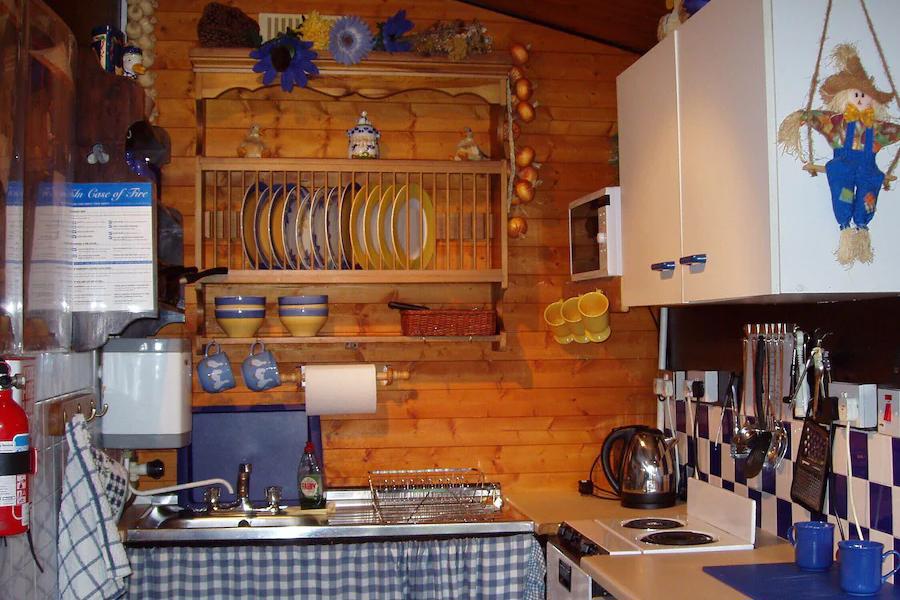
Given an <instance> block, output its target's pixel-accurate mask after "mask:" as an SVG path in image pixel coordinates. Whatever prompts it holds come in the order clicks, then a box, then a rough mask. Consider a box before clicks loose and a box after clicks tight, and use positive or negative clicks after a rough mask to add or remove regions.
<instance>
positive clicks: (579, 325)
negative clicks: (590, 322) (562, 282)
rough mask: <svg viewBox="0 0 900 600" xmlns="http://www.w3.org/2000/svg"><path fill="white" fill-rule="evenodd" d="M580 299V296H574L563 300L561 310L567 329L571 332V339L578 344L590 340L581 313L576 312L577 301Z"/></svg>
mask: <svg viewBox="0 0 900 600" xmlns="http://www.w3.org/2000/svg"><path fill="white" fill-rule="evenodd" d="M580 299H581V296H575V297H573V298H569V299H568V300H566V301H565V302H563V305H562V311H561V312H562V316H563V319H565V320H566V325H568V326H569V331H570V332H571V333H572V336H573V338H572V339H574V340H575V341H576V342H578V343H579V344H587V343H588V342H589V341H591V340H590V339H589V338H588V336H587V333H586V331H585V329H584V320H583V319H582V318H581V313H580V312H578V301H579V300H580Z"/></svg>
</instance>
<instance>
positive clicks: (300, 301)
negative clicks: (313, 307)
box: [278, 294, 328, 306]
mask: <svg viewBox="0 0 900 600" xmlns="http://www.w3.org/2000/svg"><path fill="white" fill-rule="evenodd" d="M307 304H328V296H326V295H325V294H321V295H316V296H279V297H278V306H305V305H307Z"/></svg>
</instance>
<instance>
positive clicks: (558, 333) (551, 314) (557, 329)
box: [544, 300, 574, 344]
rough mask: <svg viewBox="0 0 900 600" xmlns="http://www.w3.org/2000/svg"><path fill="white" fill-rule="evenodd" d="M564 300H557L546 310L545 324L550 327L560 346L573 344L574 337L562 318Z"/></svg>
mask: <svg viewBox="0 0 900 600" xmlns="http://www.w3.org/2000/svg"><path fill="white" fill-rule="evenodd" d="M562 305H563V301H562V300H557V301H556V302H554V303H553V304H550V305H549V306H547V308H545V309H544V322H545V323H546V324H547V325H549V326H550V331H552V332H553V339H554V340H556V341H557V342H558V343H560V344H571V343H572V340H573V339H574V336H573V335H572V333H571V332H570V331H569V326H568V324H566V320H565V319H563V316H562Z"/></svg>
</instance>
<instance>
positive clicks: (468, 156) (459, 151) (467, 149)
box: [453, 127, 487, 160]
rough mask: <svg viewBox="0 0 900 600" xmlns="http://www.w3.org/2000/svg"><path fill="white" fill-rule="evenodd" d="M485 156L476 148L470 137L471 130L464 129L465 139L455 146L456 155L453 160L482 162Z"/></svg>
mask: <svg viewBox="0 0 900 600" xmlns="http://www.w3.org/2000/svg"><path fill="white" fill-rule="evenodd" d="M485 158H487V155H486V154H485V153H484V152H483V151H482V150H481V148H479V147H478V143H477V142H475V138H474V137H473V136H472V129H471V128H470V127H466V137H464V138H463V139H462V140H460V142H459V143H458V144H456V155H454V157H453V160H484V159H485Z"/></svg>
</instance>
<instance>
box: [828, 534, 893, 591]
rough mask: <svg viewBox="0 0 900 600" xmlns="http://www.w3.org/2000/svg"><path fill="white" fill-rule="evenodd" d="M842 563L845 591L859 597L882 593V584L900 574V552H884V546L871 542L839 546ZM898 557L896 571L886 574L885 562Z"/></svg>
mask: <svg viewBox="0 0 900 600" xmlns="http://www.w3.org/2000/svg"><path fill="white" fill-rule="evenodd" d="M838 556H839V558H840V563H841V589H842V590H844V591H845V592H847V593H848V594H853V595H856V596H870V595H872V594H876V593H878V590H880V589H881V584H883V583H884V582H885V581H887V580H888V577H890V576H891V575H893V574H894V573H896V572H897V571H898V570H900V552H897V551H896V550H888V551H887V552H884V544H882V543H881V542H872V541H869V540H844V541H841V542H838ZM889 556H893V557H894V565H895V566H894V568H893V569H891V570H890V572H888V573H887V574H886V575H883V574H882V569H883V568H884V566H883V565H884V561H885V559H887V558H888V557H889Z"/></svg>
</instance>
